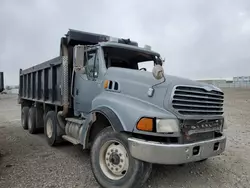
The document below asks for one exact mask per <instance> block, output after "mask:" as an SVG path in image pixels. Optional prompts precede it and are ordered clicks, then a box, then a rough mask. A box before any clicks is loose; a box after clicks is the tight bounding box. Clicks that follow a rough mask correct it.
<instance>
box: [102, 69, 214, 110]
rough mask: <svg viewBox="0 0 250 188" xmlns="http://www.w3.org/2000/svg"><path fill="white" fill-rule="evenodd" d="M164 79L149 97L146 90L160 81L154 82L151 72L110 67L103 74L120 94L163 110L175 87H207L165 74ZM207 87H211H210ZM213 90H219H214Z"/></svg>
mask: <svg viewBox="0 0 250 188" xmlns="http://www.w3.org/2000/svg"><path fill="white" fill-rule="evenodd" d="M165 78H166V81H165V82H164V83H162V84H160V85H157V86H156V87H154V89H155V91H154V95H153V96H152V97H149V96H148V95H147V92H148V89H149V88H150V87H152V86H153V85H155V84H157V83H160V82H161V80H160V81H159V80H156V79H155V78H154V77H153V75H152V73H151V72H147V71H140V70H133V69H125V68H117V67H110V68H109V69H108V70H107V72H106V74H105V79H108V80H112V81H115V82H117V83H118V85H119V90H120V92H121V93H122V94H125V95H130V96H131V97H135V98H138V99H141V100H144V101H146V102H149V103H152V104H154V105H157V106H158V107H160V108H165V109H166V110H168V101H169V99H170V96H171V93H172V91H173V88H174V87H175V86H176V85H189V86H194V87H204V86H208V84H205V83H201V82H196V81H193V80H190V79H186V78H180V77H176V76H171V75H166V74H165ZM209 86H210V87H211V85H209ZM215 90H219V89H218V88H215ZM164 101H165V102H164Z"/></svg>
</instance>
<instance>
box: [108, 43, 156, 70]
mask: <svg viewBox="0 0 250 188" xmlns="http://www.w3.org/2000/svg"><path fill="white" fill-rule="evenodd" d="M103 51H104V58H105V62H106V67H107V68H109V67H121V68H128V69H143V70H146V71H151V70H152V69H153V66H154V65H155V59H157V58H159V57H156V56H155V54H153V53H152V54H151V53H149V52H141V51H136V50H131V49H126V48H114V47H109V46H105V47H103Z"/></svg>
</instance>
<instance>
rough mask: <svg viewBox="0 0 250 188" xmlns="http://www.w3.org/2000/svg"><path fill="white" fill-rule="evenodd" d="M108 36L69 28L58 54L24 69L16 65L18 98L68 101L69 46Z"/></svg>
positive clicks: (92, 42)
mask: <svg viewBox="0 0 250 188" xmlns="http://www.w3.org/2000/svg"><path fill="white" fill-rule="evenodd" d="M110 38H111V37H110V36H107V35H102V34H96V33H89V32H83V31H77V30H72V29H71V30H69V31H68V33H67V34H66V35H65V37H62V38H61V45H60V56H59V57H57V58H54V59H51V60H49V61H46V62H44V63H41V64H38V65H35V66H33V67H31V68H28V69H26V70H21V69H20V78H19V82H20V83H19V100H22V99H24V100H32V101H36V102H43V103H48V104H54V105H59V106H63V103H64V104H66V103H68V102H69V104H71V97H69V96H70V95H69V90H70V89H69V88H71V87H70V83H71V74H72V65H73V57H72V56H73V47H74V46H75V45H96V44H98V43H99V42H107V41H109V40H110ZM118 42H119V43H123V44H129V45H134V46H138V43H137V42H135V41H131V40H129V39H122V38H119V39H118ZM63 57H68V58H67V63H66V64H67V67H65V66H64V65H65V63H63V62H62V61H63ZM63 96H64V98H63ZM63 100H64V101H63Z"/></svg>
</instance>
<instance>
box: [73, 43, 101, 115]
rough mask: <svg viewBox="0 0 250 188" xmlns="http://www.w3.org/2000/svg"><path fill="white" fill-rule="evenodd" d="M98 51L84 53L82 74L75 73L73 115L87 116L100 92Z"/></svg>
mask: <svg viewBox="0 0 250 188" xmlns="http://www.w3.org/2000/svg"><path fill="white" fill-rule="evenodd" d="M98 50H99V49H98V48H96V49H92V50H88V51H86V52H85V57H84V61H85V63H84V65H85V71H84V73H76V75H75V87H74V107H75V109H74V110H75V115H80V114H82V113H83V114H87V113H88V112H89V111H90V110H91V108H92V101H93V99H94V98H95V97H96V96H97V95H98V94H100V92H101V80H100V79H99V68H100V61H99V60H100V58H99V55H98V54H99V53H98V52H99V51H98Z"/></svg>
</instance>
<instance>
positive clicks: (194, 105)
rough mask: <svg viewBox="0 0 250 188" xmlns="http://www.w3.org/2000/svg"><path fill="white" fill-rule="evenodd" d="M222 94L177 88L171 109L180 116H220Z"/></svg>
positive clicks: (193, 88) (192, 88) (187, 87)
mask: <svg viewBox="0 0 250 188" xmlns="http://www.w3.org/2000/svg"><path fill="white" fill-rule="evenodd" d="M223 101H224V94H223V92H220V91H215V90H212V91H207V90H205V89H203V88H198V87H189V86H177V87H176V88H175V90H174V95H173V99H172V107H173V108H174V109H175V110H176V111H177V112H178V113H180V114H182V115H222V114H223Z"/></svg>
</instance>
